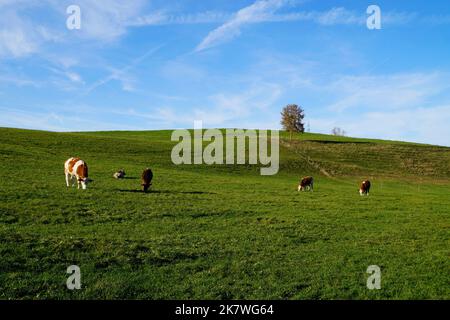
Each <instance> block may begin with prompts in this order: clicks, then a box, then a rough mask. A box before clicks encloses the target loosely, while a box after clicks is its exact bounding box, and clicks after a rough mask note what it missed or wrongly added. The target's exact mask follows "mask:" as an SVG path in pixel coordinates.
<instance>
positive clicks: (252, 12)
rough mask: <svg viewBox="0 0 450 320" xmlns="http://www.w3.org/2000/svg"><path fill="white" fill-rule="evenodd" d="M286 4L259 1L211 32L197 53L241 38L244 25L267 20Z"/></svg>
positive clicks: (197, 49) (276, 0) (281, 1)
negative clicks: (238, 37)
mask: <svg viewBox="0 0 450 320" xmlns="http://www.w3.org/2000/svg"><path fill="white" fill-rule="evenodd" d="M286 3H287V1H285V0H258V1H256V2H255V3H253V4H252V5H250V6H248V7H245V8H243V9H241V10H239V11H238V12H237V13H236V14H235V15H234V16H233V17H232V18H231V19H230V20H228V21H227V22H226V23H224V24H223V25H221V26H220V27H218V28H216V29H214V30H213V31H211V32H210V33H209V34H208V35H207V36H206V38H204V39H203V40H202V42H201V43H200V44H199V45H198V46H197V48H196V51H202V50H205V49H208V48H211V47H214V46H216V45H218V44H221V43H224V42H226V41H229V40H231V39H233V38H235V37H237V36H239V34H240V33H241V31H240V29H241V28H242V27H243V26H244V25H246V24H249V23H255V22H261V21H264V20H267V17H268V16H270V15H272V14H273V13H274V12H275V11H276V10H278V9H280V8H281V7H282V6H283V5H285V4H286Z"/></svg>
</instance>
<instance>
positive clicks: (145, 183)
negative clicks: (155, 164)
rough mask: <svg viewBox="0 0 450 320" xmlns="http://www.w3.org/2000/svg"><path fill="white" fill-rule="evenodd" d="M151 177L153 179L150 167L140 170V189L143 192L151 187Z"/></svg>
mask: <svg viewBox="0 0 450 320" xmlns="http://www.w3.org/2000/svg"><path fill="white" fill-rule="evenodd" d="M152 179H153V172H152V169H150V168H147V169H145V170H144V171H143V172H142V176H141V185H142V190H143V191H144V192H147V190H148V189H149V188H150V187H151V185H152Z"/></svg>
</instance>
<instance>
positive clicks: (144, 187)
mask: <svg viewBox="0 0 450 320" xmlns="http://www.w3.org/2000/svg"><path fill="white" fill-rule="evenodd" d="M151 187H152V183H151V182H149V183H143V184H142V191H144V192H147V191H148V190H149V189H150V188H151Z"/></svg>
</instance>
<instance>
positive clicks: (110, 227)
mask: <svg viewBox="0 0 450 320" xmlns="http://www.w3.org/2000/svg"><path fill="white" fill-rule="evenodd" d="M170 134H171V131H146V132H90V133H51V132H42V131H30V130H19V129H6V128H3V129H0V179H1V184H0V257H1V258H0V298H1V299H9V298H26V299H43V298H56V299H61V298H64V299H86V298H110V299H123V298H131V299H142V298H145V299H170V298H171V299H200V298H201V299H341V298H351V299H413V298H415V299H432V298H435V299H449V298H450V290H449V287H448V270H449V267H450V264H449V259H448V257H449V253H450V252H449V248H450V246H449V245H450V241H449V239H450V237H449V227H450V188H449V187H450V148H444V147H436V146H430V145H419V144H412V143H404V142H392V141H379V140H369V139H353V138H344V137H332V136H327V135H317V134H304V135H301V136H299V137H295V138H294V139H293V140H292V141H291V140H289V139H288V138H287V135H286V134H282V141H281V160H280V161H281V163H280V172H279V174H278V175H275V176H260V175H259V170H258V166H250V165H226V166H207V165H191V166H175V165H173V164H172V162H171V160H170V152H171V149H172V147H173V145H174V144H175V143H174V142H171V141H170ZM71 156H79V157H81V158H82V159H84V160H86V162H87V163H88V164H89V170H90V177H91V178H92V179H94V182H93V183H92V184H91V185H89V187H88V190H84V191H83V190H76V189H75V188H66V186H65V181H64V174H63V164H64V161H65V160H66V159H67V158H69V157H71ZM145 167H151V168H152V169H153V172H154V181H153V185H154V189H153V192H151V193H148V194H143V193H141V192H139V188H140V186H139V184H140V180H139V175H140V173H141V172H142V170H143V169H144V168H145ZM120 168H125V171H126V172H127V178H126V179H124V180H115V179H113V178H112V174H113V173H114V172H115V171H116V170H117V169H120ZM304 175H314V177H315V180H316V184H315V191H314V192H313V193H298V192H297V191H296V187H297V183H298V180H299V178H300V177H301V176H304ZM367 178H369V179H370V180H371V181H372V184H373V187H372V190H371V191H372V192H371V195H370V197H360V196H359V194H358V192H357V189H358V184H359V182H360V181H361V180H363V179H367ZM72 264H76V265H78V266H79V267H80V268H81V275H82V289H81V290H75V291H70V290H68V289H66V286H65V283H66V279H67V277H68V274H66V269H67V267H68V266H69V265H72ZM369 265H378V266H380V267H381V270H382V284H381V290H368V289H367V288H366V279H367V277H368V276H369V275H368V274H366V269H367V267H368V266H369Z"/></svg>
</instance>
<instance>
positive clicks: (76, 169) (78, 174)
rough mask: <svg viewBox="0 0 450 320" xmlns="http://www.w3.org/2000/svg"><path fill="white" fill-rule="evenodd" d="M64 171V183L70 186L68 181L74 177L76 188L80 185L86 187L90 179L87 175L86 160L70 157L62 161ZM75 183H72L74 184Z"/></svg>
mask: <svg viewBox="0 0 450 320" xmlns="http://www.w3.org/2000/svg"><path fill="white" fill-rule="evenodd" d="M64 173H65V175H66V184H67V186H68V187H70V181H71V180H72V179H73V178H76V180H77V184H78V189H80V186H81V187H82V188H83V189H86V187H87V184H88V182H89V181H92V180H90V179H89V177H88V166H87V164H86V162H84V161H83V160H81V159H80V158H70V159H68V160H67V161H66V162H65V163H64ZM74 185H75V183H73V184H72V186H74Z"/></svg>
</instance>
